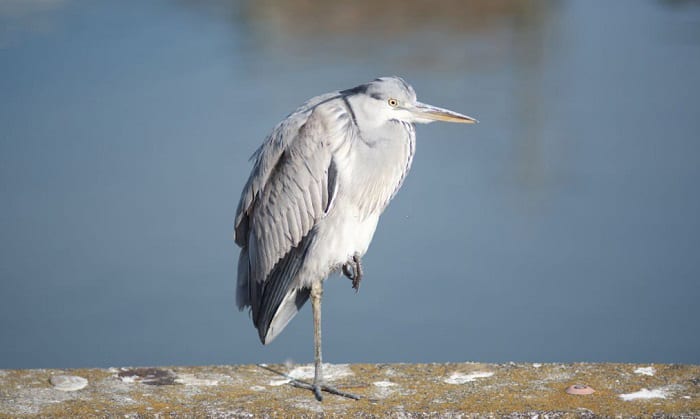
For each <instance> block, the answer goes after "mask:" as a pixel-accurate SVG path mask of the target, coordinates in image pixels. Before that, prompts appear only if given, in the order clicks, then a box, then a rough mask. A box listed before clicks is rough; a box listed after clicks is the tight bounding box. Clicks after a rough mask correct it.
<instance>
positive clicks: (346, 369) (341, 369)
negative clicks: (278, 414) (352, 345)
mask: <svg viewBox="0 0 700 419" xmlns="http://www.w3.org/2000/svg"><path fill="white" fill-rule="evenodd" d="M287 375H289V376H290V377H292V378H294V379H297V380H313V378H314V366H313V365H302V366H299V367H296V368H294V369H292V370H291V371H289V373H288V374H287ZM350 375H354V374H353V372H352V370H351V369H350V366H349V365H348V364H336V365H333V364H323V378H324V379H325V380H326V381H333V380H336V379H338V378H343V377H347V376H350ZM291 381H292V380H290V379H289V378H285V379H282V380H272V381H270V383H269V385H271V386H281V385H283V384H287V383H289V382H291Z"/></svg>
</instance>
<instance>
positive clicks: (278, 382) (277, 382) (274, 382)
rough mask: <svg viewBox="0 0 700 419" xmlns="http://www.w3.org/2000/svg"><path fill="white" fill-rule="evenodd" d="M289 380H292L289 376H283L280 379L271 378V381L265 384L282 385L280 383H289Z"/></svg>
mask: <svg viewBox="0 0 700 419" xmlns="http://www.w3.org/2000/svg"><path fill="white" fill-rule="evenodd" d="M290 381H292V380H290V379H289V378H284V379H282V380H272V381H270V382H269V383H267V385H270V386H282V385H285V384H287V383H289V382H290Z"/></svg>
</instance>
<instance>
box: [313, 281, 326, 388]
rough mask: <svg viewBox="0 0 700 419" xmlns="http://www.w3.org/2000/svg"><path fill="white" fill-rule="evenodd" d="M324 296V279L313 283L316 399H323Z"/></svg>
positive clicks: (314, 385)
mask: <svg viewBox="0 0 700 419" xmlns="http://www.w3.org/2000/svg"><path fill="white" fill-rule="evenodd" d="M322 298H323V280H321V281H314V282H313V284H312V285H311V307H312V309H313V312H314V384H313V387H314V394H315V395H316V400H318V401H321V400H323V396H322V395H321V386H322V385H323V360H322V356H321V299H322Z"/></svg>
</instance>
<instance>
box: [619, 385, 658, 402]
mask: <svg viewBox="0 0 700 419" xmlns="http://www.w3.org/2000/svg"><path fill="white" fill-rule="evenodd" d="M666 397H668V392H667V391H666V390H665V389H663V388H657V389H653V390H647V389H646V388H643V389H641V390H639V391H635V392H634V393H627V394H620V398H621V399H622V400H624V401H630V400H639V399H665V398H666Z"/></svg>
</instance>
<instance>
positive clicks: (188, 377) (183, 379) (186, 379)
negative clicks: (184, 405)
mask: <svg viewBox="0 0 700 419" xmlns="http://www.w3.org/2000/svg"><path fill="white" fill-rule="evenodd" d="M175 382H176V383H178V384H184V385H186V386H215V385H218V384H219V380H211V379H207V378H197V377H195V376H194V374H180V375H178V376H177V378H176V379H175Z"/></svg>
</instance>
